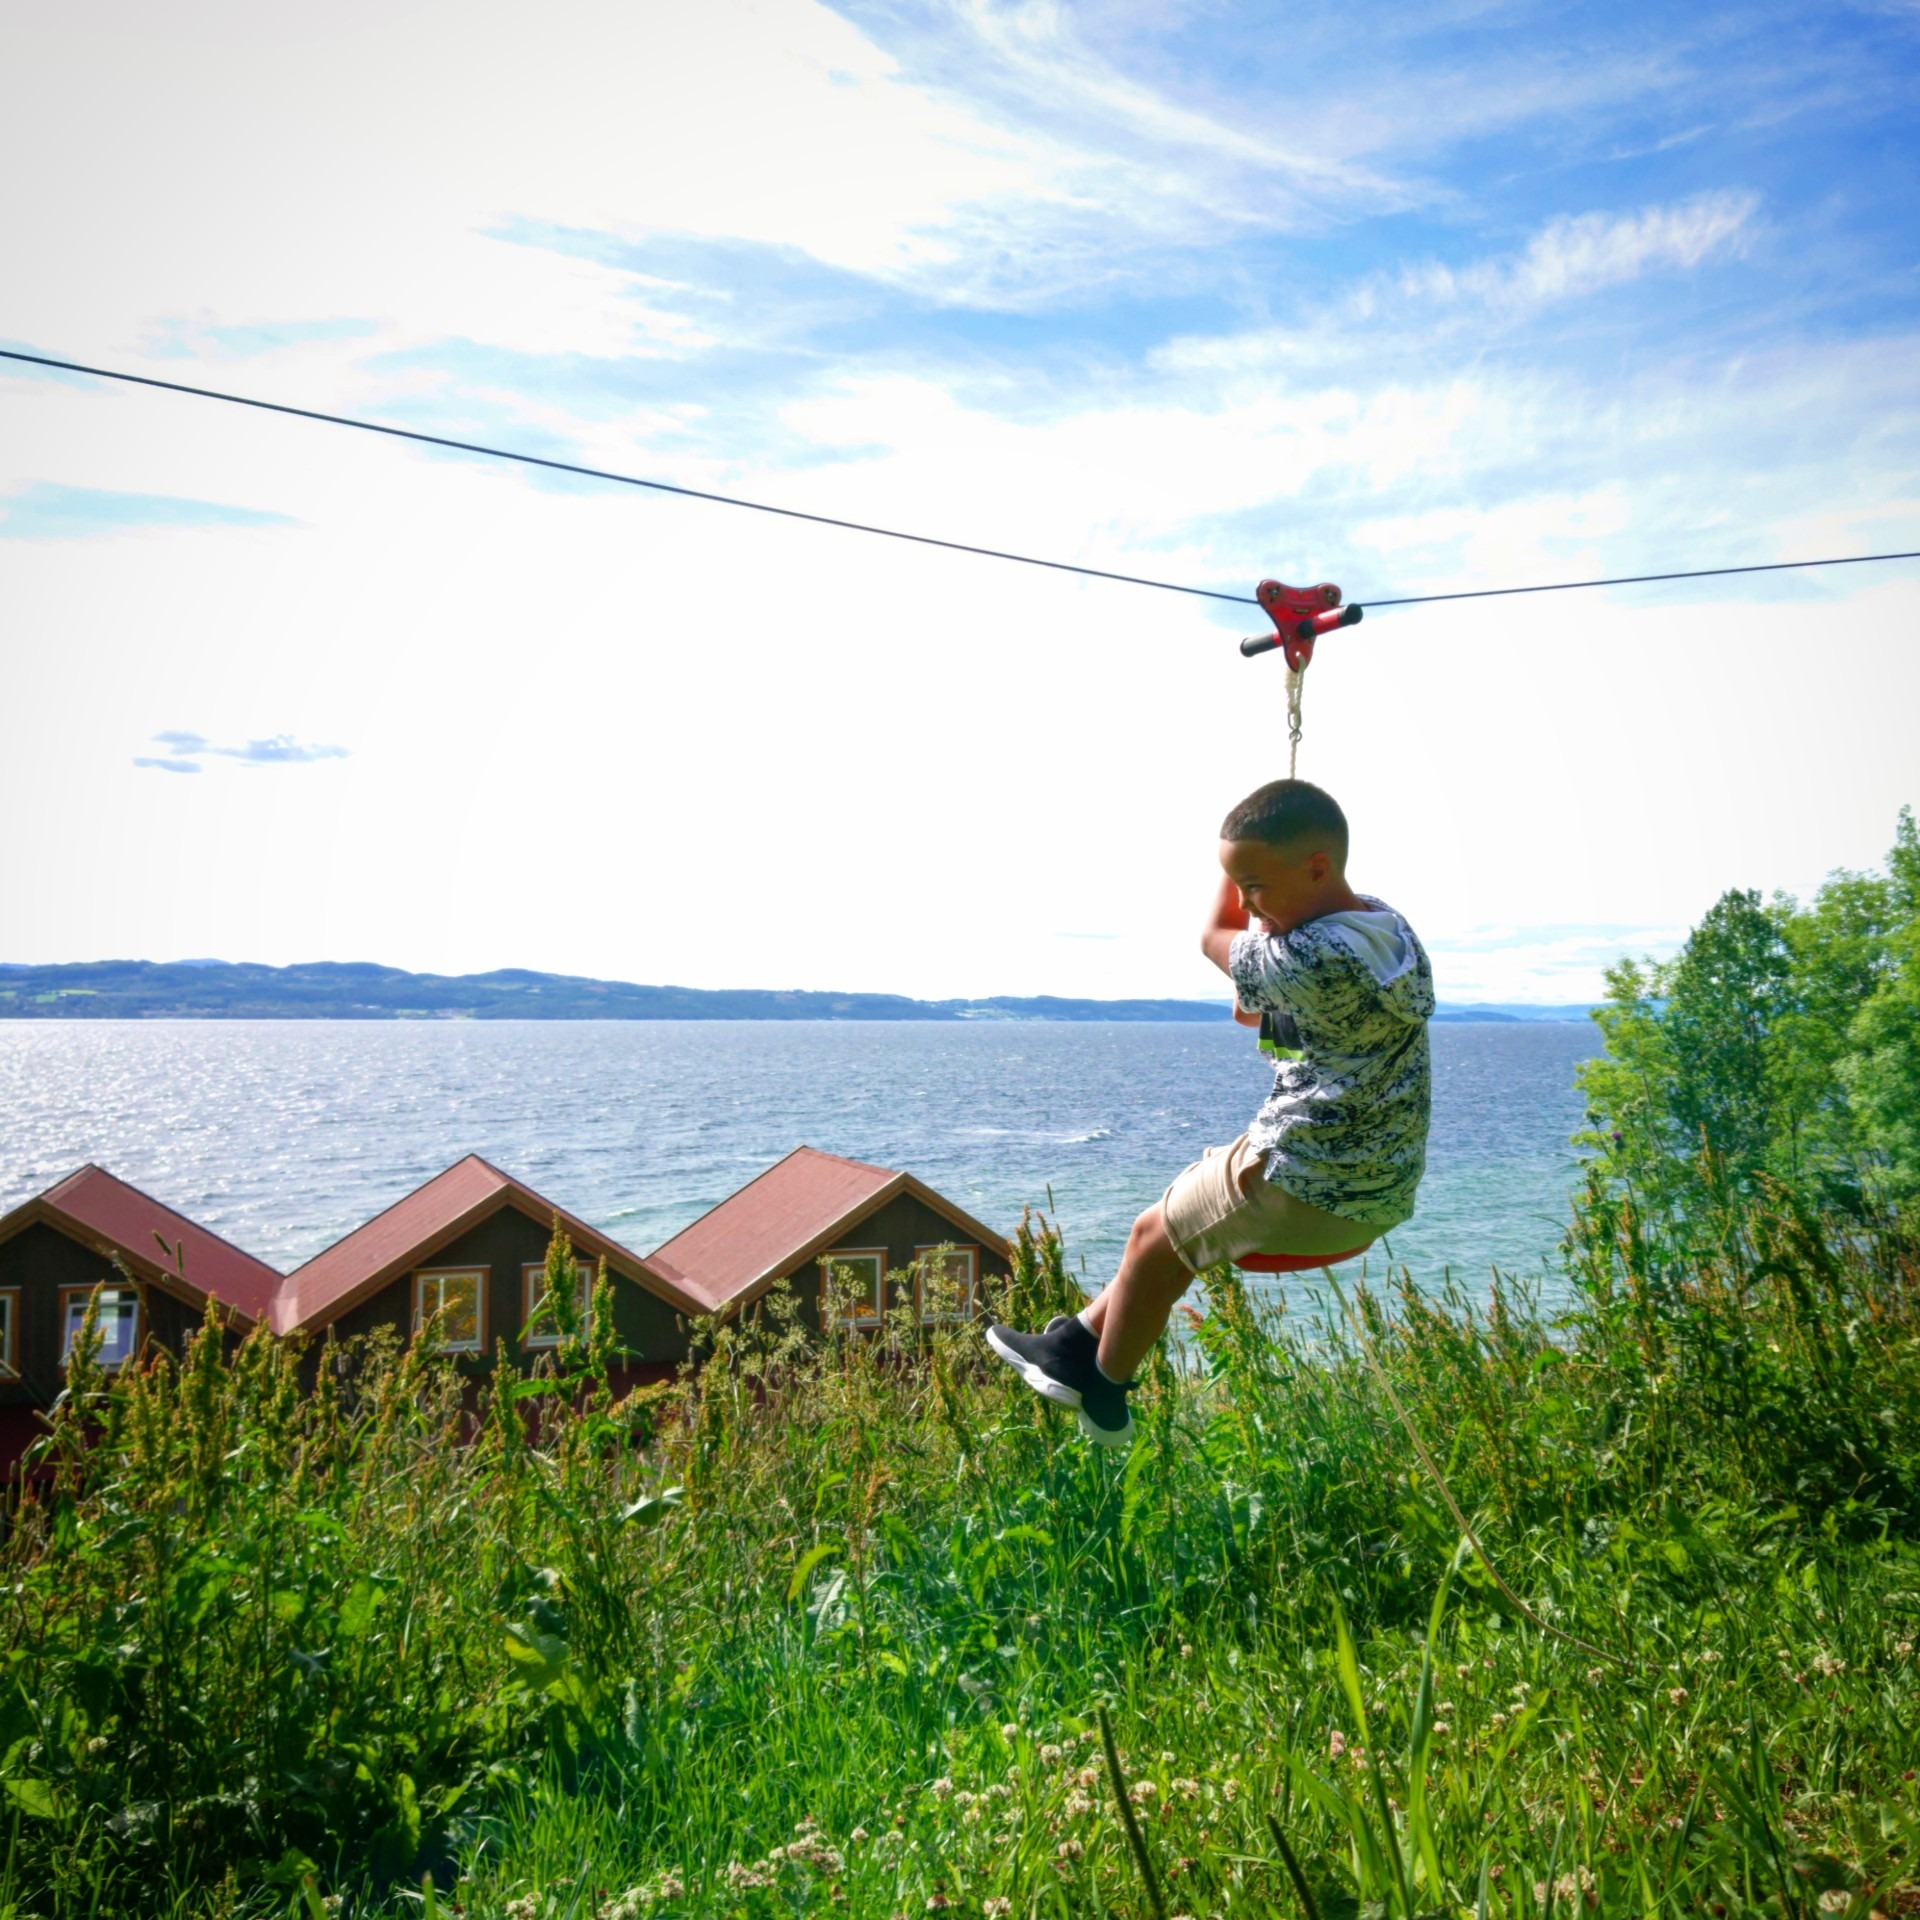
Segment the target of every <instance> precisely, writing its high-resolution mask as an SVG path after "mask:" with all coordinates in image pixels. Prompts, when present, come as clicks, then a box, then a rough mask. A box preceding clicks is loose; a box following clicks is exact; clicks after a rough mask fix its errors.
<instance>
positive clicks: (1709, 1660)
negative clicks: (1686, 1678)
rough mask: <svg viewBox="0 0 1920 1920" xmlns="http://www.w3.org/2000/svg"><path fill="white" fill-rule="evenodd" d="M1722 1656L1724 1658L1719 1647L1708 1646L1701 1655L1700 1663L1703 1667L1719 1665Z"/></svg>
mask: <svg viewBox="0 0 1920 1920" xmlns="http://www.w3.org/2000/svg"><path fill="white" fill-rule="evenodd" d="M1721 1658H1722V1655H1721V1652H1720V1649H1719V1648H1718V1647H1708V1648H1707V1649H1706V1650H1705V1651H1704V1652H1703V1653H1702V1654H1701V1655H1700V1664H1701V1665H1702V1666H1703V1667H1713V1666H1718V1665H1719V1664H1720V1661H1721Z"/></svg>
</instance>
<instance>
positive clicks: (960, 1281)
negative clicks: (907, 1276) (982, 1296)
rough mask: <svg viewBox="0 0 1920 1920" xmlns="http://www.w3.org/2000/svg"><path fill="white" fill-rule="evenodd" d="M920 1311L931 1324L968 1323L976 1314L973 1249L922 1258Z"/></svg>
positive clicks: (936, 1253)
mask: <svg viewBox="0 0 1920 1920" xmlns="http://www.w3.org/2000/svg"><path fill="white" fill-rule="evenodd" d="M920 1274H921V1280H920V1288H921V1291H920V1311H921V1313H922V1314H923V1315H924V1317H925V1318H927V1319H929V1320H964V1319H968V1318H970V1317H971V1316H972V1313H973V1279H974V1275H973V1249H972V1248H971V1247H962V1248H959V1249H955V1250H950V1251H948V1252H946V1253H938V1252H934V1251H932V1250H929V1251H927V1252H925V1253H922V1254H921V1256H920Z"/></svg>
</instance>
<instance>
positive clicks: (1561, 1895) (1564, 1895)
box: [1533, 1867, 1594, 1906]
mask: <svg viewBox="0 0 1920 1920" xmlns="http://www.w3.org/2000/svg"><path fill="white" fill-rule="evenodd" d="M1592 1889H1593V1875H1592V1874H1590V1873H1589V1872H1588V1871H1587V1870H1586V1868H1585V1867H1575V1868H1574V1870H1573V1871H1572V1872H1571V1873H1563V1874H1562V1875H1561V1876H1560V1877H1559V1879H1557V1880H1556V1881H1555V1882H1554V1883H1553V1892H1554V1897H1555V1899H1558V1900H1572V1899H1575V1898H1577V1897H1578V1896H1580V1895H1582V1894H1585V1895H1586V1896H1587V1904H1588V1905H1589V1906H1592V1905H1593V1904H1594V1902H1593V1897H1592ZM1533 1897H1534V1898H1535V1899H1536V1900H1544V1899H1545V1898H1546V1897H1547V1883H1546V1882H1545V1881H1544V1880H1536V1881H1535V1882H1534V1883H1533Z"/></svg>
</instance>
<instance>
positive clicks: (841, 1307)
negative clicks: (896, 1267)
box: [820, 1247, 887, 1327]
mask: <svg viewBox="0 0 1920 1920" xmlns="http://www.w3.org/2000/svg"><path fill="white" fill-rule="evenodd" d="M886 1280H887V1256H886V1251H885V1249H884V1248H881V1247H836V1248H835V1249H834V1250H833V1252H831V1253H823V1254H822V1255H821V1256H820V1322H821V1325H823V1326H842V1327H846V1326H853V1327H877V1326H878V1325H879V1324H880V1306H881V1289H882V1288H883V1287H884V1286H885V1285H886Z"/></svg>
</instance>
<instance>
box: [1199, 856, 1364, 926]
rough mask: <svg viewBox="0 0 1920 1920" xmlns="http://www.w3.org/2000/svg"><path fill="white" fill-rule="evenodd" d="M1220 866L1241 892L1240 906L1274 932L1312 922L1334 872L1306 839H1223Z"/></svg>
mask: <svg viewBox="0 0 1920 1920" xmlns="http://www.w3.org/2000/svg"><path fill="white" fill-rule="evenodd" d="M1220 865H1221V868H1222V870H1223V871H1224V872H1225V873H1226V876H1227V878H1228V879H1229V880H1231V881H1232V882H1233V884H1234V885H1235V886H1236V887H1238V888H1239V889H1240V904H1241V905H1242V906H1243V907H1245V908H1246V910H1247V911H1248V912H1249V913H1250V914H1253V915H1254V916H1255V917H1256V918H1258V919H1261V920H1264V921H1265V922H1266V923H1267V925H1268V926H1270V927H1271V928H1273V930H1274V931H1275V932H1276V933H1286V932H1288V931H1289V930H1290V929H1292V928H1294V927H1297V926H1299V925H1300V923H1301V922H1302V921H1305V920H1311V919H1313V918H1314V917H1315V916H1316V915H1317V914H1318V913H1319V911H1320V903H1321V901H1322V900H1323V899H1324V898H1325V896H1326V890H1327V883H1328V882H1329V881H1330V880H1337V879H1338V877H1339V869H1338V868H1337V867H1336V866H1335V864H1334V860H1333V856H1332V855H1331V854H1330V853H1328V852H1327V850H1326V848H1325V847H1320V846H1315V845H1314V844H1313V843H1312V842H1311V841H1304V840H1301V841H1294V842H1292V843H1290V844H1288V845H1286V846H1278V847H1276V846H1271V845H1269V844H1268V843H1267V842H1266V841H1264V840H1222V841H1221V842H1220Z"/></svg>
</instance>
